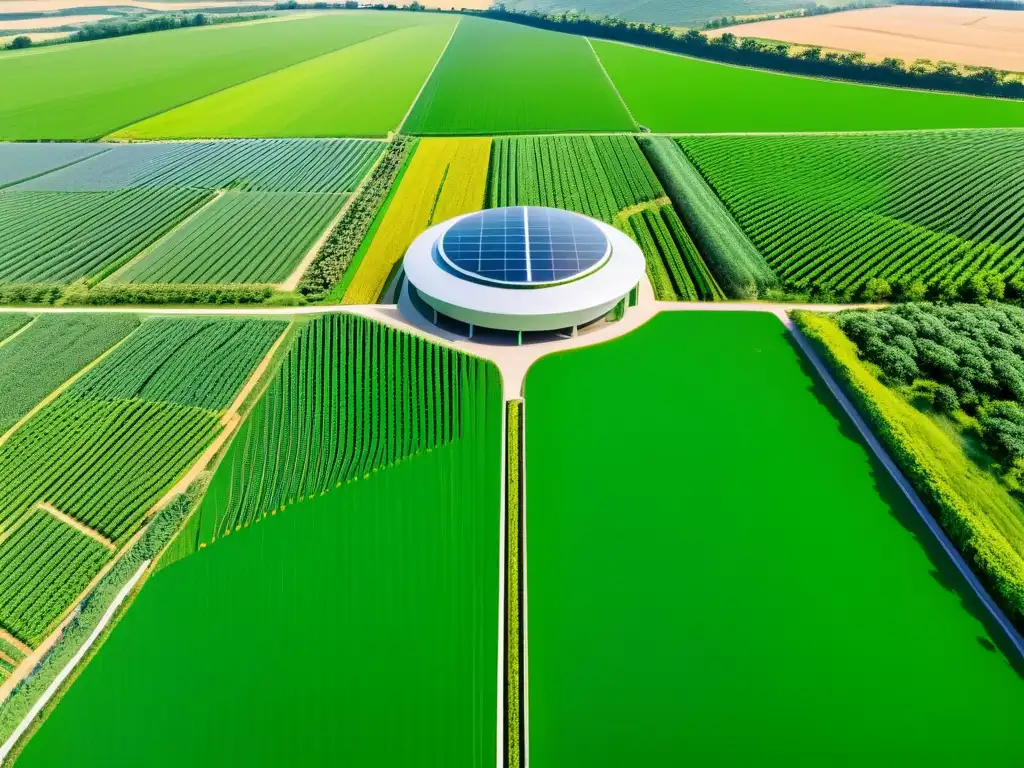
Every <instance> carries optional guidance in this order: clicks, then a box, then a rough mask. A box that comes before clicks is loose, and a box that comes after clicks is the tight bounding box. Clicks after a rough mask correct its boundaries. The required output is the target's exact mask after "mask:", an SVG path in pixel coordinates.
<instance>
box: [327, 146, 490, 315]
mask: <svg viewBox="0 0 1024 768" xmlns="http://www.w3.org/2000/svg"><path fill="white" fill-rule="evenodd" d="M490 149H491V140H490V139H420V141H419V144H418V145H417V147H416V150H415V153H414V154H413V156H412V160H411V161H410V163H409V168H408V169H407V170H406V172H405V175H404V176H403V177H402V182H401V184H400V185H399V187H398V191H397V192H396V193H395V196H394V198H393V199H392V201H391V204H390V205H389V206H388V208H387V211H386V213H385V214H384V218H383V220H382V222H381V225H380V229H378V230H377V234H376V236H375V237H374V238H373V240H372V242H371V243H370V246H369V248H367V250H366V254H365V255H364V256H363V259H362V261H361V262H360V263H359V267H358V269H357V270H356V273H355V276H354V277H353V279H352V282H351V283H350V284H349V286H348V289H347V290H346V291H345V296H344V300H343V302H344V303H345V304H372V303H374V302H376V301H378V300H379V298H380V296H381V294H383V292H384V290H385V288H386V287H387V284H388V278H389V277H390V276H392V275H393V274H394V272H395V269H396V267H397V265H398V263H399V262H400V261H401V259H402V257H403V256H405V250H406V248H408V247H409V245H410V244H411V243H412V241H413V238H415V237H416V236H417V235H418V234H420V233H421V232H422V231H423V230H424V229H426V228H427V227H429V226H430V225H431V224H437V223H440V222H442V221H445V220H446V219H450V218H451V217H452V216H457V215H458V214H461V213H468V212H470V211H478V210H480V209H481V208H482V207H483V204H484V193H485V191H486V186H487V163H488V158H489V156H490Z"/></svg>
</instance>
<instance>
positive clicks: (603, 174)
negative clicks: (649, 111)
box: [487, 136, 665, 224]
mask: <svg viewBox="0 0 1024 768" xmlns="http://www.w3.org/2000/svg"><path fill="white" fill-rule="evenodd" d="M664 194H665V193H664V191H663V190H662V188H661V184H659V183H658V179H657V177H655V175H654V172H653V171H652V170H651V167H650V165H648V163H647V161H646V160H645V159H644V156H643V154H642V153H641V152H640V149H639V147H637V144H636V142H635V141H634V140H633V139H632V138H631V137H629V136H548V137H541V136H530V137H517V138H503V139H495V140H494V144H493V149H492V152H491V179H490V184H489V187H488V191H487V204H488V207H490V208H498V207H502V206H508V205H545V206H551V207H553V208H565V209H567V210H571V211H577V212H579V213H585V214H587V215H588V216H593V217H594V218H595V219H601V220H602V221H605V222H608V223H609V224H610V223H612V221H614V220H615V217H616V216H617V215H618V214H619V212H620V211H622V210H624V209H626V208H628V207H630V206H633V205H636V204H637V203H644V202H648V201H651V200H655V199H657V198H659V197H662V196H663V195H664Z"/></svg>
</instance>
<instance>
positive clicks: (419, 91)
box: [395, 16, 462, 133]
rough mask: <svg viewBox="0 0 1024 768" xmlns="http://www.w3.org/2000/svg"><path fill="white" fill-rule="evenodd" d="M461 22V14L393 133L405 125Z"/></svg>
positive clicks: (400, 130)
mask: <svg viewBox="0 0 1024 768" xmlns="http://www.w3.org/2000/svg"><path fill="white" fill-rule="evenodd" d="M461 23H462V16H459V18H458V19H457V20H456V21H455V26H454V27H452V33H451V34H450V35H449V36H448V42H447V43H445V44H444V48H442V49H441V53H439V54H438V55H437V61H435V62H434V66H432V67H431V68H430V71H429V72H428V73H427V76H426V77H425V78H424V79H423V85H421V86H420V89H419V90H418V91H416V98H414V99H413V100H412V104H410V105H409V108H408V109H407V110H406V111H405V114H404V115H403V116H402V122H400V123H399V124H398V127H397V128H395V133H401V132H402V129H403V128H404V127H405V123H406V121H407V120H408V119H409V115H411V114H412V111H413V109H415V108H416V104H417V103H419V100H420V96H422V95H423V91H424V90H426V88H427V83H429V82H430V80H431V79H432V78H433V77H434V70H436V69H437V65H438V64H440V63H441V59H443V58H444V55H445V53H447V51H448V46H449V45H451V44H452V40H454V39H455V33H456V32H458V30H459V24H461Z"/></svg>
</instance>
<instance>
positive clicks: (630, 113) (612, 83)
mask: <svg viewBox="0 0 1024 768" xmlns="http://www.w3.org/2000/svg"><path fill="white" fill-rule="evenodd" d="M583 39H584V40H586V41H587V45H588V46H589V47H590V52H591V53H592V54H594V59H595V60H596V61H597V66H599V67H600V68H601V71H602V72H603V73H604V77H605V80H607V81H608V85H610V86H611V88H612V92H613V93H614V94H615V96H616V97H617V98H618V100H619V104H621V105H622V108H623V109H624V110H626V114H627V115H628V116H629V119H630V121H631V122H632V123H633V127H634V128H639V127H640V123H638V122H637V120H636V118H635V117H633V110H631V109H630V108H629V104H627V103H626V100H625V99H624V98H622V94H621V93H619V88H618V86H617V85H615V81H614V80H612V76H611V75H609V74H608V70H607V69H605V68H604V62H603V61H601V57H600V56H598V55H597V49H596V48H594V44H593V43H592V42H591V41H590V38H589V37H588V36H584V37H583Z"/></svg>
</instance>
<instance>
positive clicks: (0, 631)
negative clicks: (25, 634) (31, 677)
mask: <svg viewBox="0 0 1024 768" xmlns="http://www.w3.org/2000/svg"><path fill="white" fill-rule="evenodd" d="M0 639H2V640H6V641H7V642H8V643H10V644H11V645H13V646H14V647H15V648H17V649H18V650H19V651H21V652H22V653H23V654H25V656H26V657H28V656H31V655H32V649H31V648H29V647H28V646H27V645H25V644H24V643H23V642H21V640H19V639H18V638H16V637H15V636H14V635H12V634H11V633H10V632H8V631H7V630H6V629H4V628H3V627H0ZM8 658H10V657H8ZM11 661H12V662H13V661H14V659H11Z"/></svg>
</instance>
